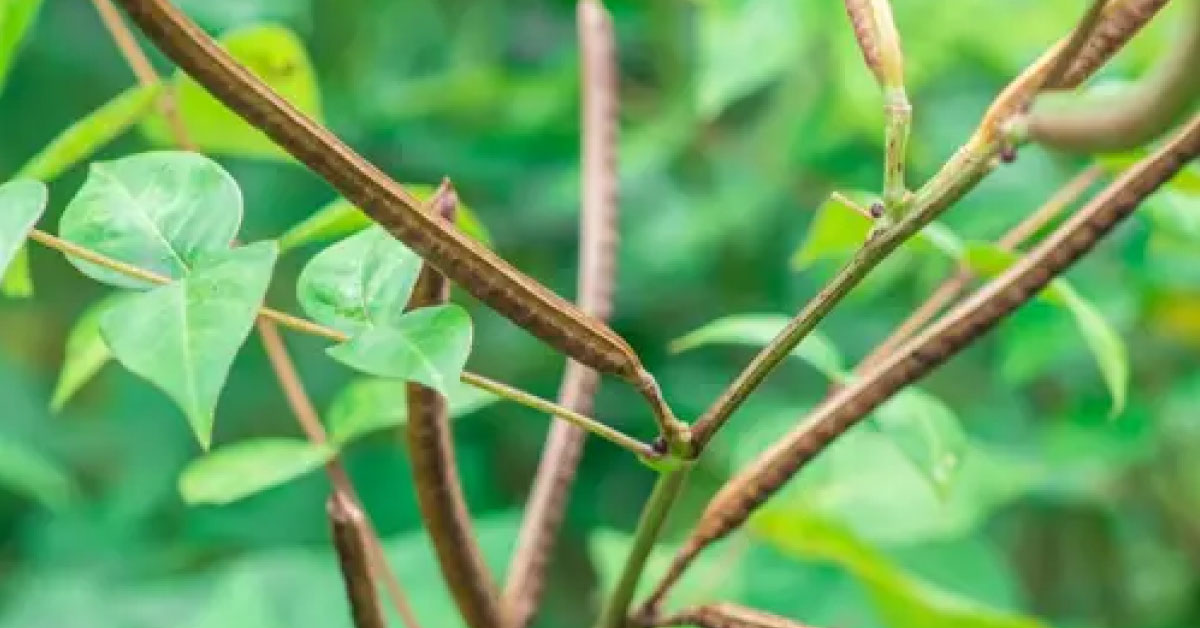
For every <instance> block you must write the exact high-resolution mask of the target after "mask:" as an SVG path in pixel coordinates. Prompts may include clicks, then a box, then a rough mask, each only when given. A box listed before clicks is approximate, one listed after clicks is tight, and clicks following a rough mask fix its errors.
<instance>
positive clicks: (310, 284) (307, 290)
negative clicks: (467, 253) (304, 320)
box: [296, 226, 422, 334]
mask: <svg viewBox="0 0 1200 628" xmlns="http://www.w3.org/2000/svg"><path fill="white" fill-rule="evenodd" d="M421 264H422V261H421V258H420V257H419V256H417V254H416V253H413V252H412V251H411V250H409V248H408V247H406V246H404V244H402V243H401V242H400V241H399V240H397V239H396V238H393V237H392V236H391V234H389V233H388V232H386V231H384V230H383V228H382V227H379V226H374V227H371V228H368V229H366V230H364V231H362V232H360V233H357V234H355V235H352V236H350V237H349V238H346V239H345V240H342V241H341V242H338V243H337V244H334V245H333V246H331V247H329V248H327V249H325V250H324V251H321V252H320V253H318V254H317V255H316V256H315V257H313V259H312V260H311V261H310V262H309V263H308V264H307V265H306V266H305V267H304V270H303V271H301V273H300V278H299V279H298V280H297V284H296V292H297V296H298V298H299V300H300V305H301V307H303V308H304V311H305V312H308V315H309V316H311V317H313V318H314V319H316V320H317V321H319V322H321V323H323V324H325V325H329V326H330V327H333V328H335V329H338V330H340V331H343V332H345V333H347V334H355V333H358V332H360V331H362V330H363V329H365V328H367V327H369V326H373V325H381V326H392V325H395V324H397V323H398V322H399V320H400V319H401V318H402V317H403V316H404V308H405V307H406V305H407V304H408V298H409V296H410V295H411V294H412V289H413V285H414V284H416V282H417V276H418V275H419V274H420V272H421Z"/></svg>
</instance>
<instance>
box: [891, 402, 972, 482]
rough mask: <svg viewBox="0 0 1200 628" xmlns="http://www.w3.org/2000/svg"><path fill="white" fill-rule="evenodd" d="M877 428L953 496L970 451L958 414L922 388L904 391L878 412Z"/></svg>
mask: <svg viewBox="0 0 1200 628" xmlns="http://www.w3.org/2000/svg"><path fill="white" fill-rule="evenodd" d="M873 416H874V422H875V425H876V426H878V427H879V430H880V431H881V432H883V433H884V434H885V435H886V436H887V437H888V438H889V439H890V440H891V442H892V443H893V444H895V445H896V447H898V448H899V449H900V451H901V452H902V453H903V454H904V456H905V457H906V458H908V460H909V461H910V462H912V463H913V465H914V466H915V467H916V469H917V470H918V471H919V472H921V473H922V474H923V475H925V476H926V477H927V478H928V479H929V481H930V482H931V483H932V484H933V487H934V488H935V489H936V490H937V492H938V494H939V496H940V497H942V498H945V497H946V496H947V495H949V493H950V490H951V487H952V486H953V484H954V480H955V478H956V477H957V476H958V471H959V469H960V468H961V466H962V462H963V457H964V456H965V455H966V450H967V434H966V432H964V431H963V427H962V423H961V422H959V420H958V417H956V416H955V415H954V412H953V411H952V410H950V408H948V407H947V406H946V404H944V403H942V401H941V400H940V399H938V398H937V397H934V396H933V395H930V394H929V393H926V392H924V391H922V390H920V389H916V388H907V389H905V390H902V391H900V392H899V393H897V394H896V395H895V396H894V397H892V398H891V399H889V400H888V401H887V402H886V403H884V404H883V405H881V406H879V408H878V409H877V410H876V411H875V413H874V415H873Z"/></svg>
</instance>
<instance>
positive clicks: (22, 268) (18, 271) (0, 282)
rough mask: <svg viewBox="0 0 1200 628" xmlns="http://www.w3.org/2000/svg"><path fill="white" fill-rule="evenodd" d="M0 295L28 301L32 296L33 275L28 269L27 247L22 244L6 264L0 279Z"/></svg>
mask: <svg viewBox="0 0 1200 628" xmlns="http://www.w3.org/2000/svg"><path fill="white" fill-rule="evenodd" d="M0 294H2V295H4V296H6V297H12V298H14V299H28V298H29V297H31V296H33V274H32V272H31V271H30V268H29V245H27V244H22V245H21V248H19V249H17V253H16V255H14V256H13V259H12V261H11V262H9V263H8V270H6V271H4V274H3V279H0Z"/></svg>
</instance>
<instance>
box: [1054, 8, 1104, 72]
mask: <svg viewBox="0 0 1200 628" xmlns="http://www.w3.org/2000/svg"><path fill="white" fill-rule="evenodd" d="M1106 4H1108V0H1092V4H1091V6H1089V7H1088V10H1087V12H1085V13H1084V14H1083V17H1082V18H1080V19H1079V24H1077V25H1076V26H1075V30H1073V31H1071V36H1070V37H1069V38H1067V41H1066V43H1065V44H1064V45H1063V46H1062V47H1061V48H1060V49H1059V52H1058V54H1057V55H1056V56H1055V57H1054V63H1053V64H1052V65H1051V66H1050V69H1049V70H1048V71H1047V72H1046V76H1045V78H1044V79H1042V86H1043V87H1042V89H1047V88H1050V89H1053V88H1055V87H1058V86H1059V84H1060V83H1061V82H1062V78H1063V76H1064V75H1065V74H1066V73H1067V70H1068V69H1070V67H1071V65H1072V64H1073V63H1074V62H1075V60H1076V58H1077V57H1078V56H1079V52H1080V51H1081V50H1083V47H1084V45H1085V44H1087V43H1088V40H1089V39H1090V38H1091V37H1092V34H1093V33H1094V32H1095V30H1096V26H1097V25H1099V24H1100V18H1101V17H1103V16H1104V6H1105V5H1106Z"/></svg>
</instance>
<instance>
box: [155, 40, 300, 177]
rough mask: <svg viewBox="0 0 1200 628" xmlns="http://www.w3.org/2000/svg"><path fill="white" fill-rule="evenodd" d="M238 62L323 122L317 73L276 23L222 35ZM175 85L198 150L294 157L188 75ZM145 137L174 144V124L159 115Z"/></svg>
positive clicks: (176, 79)
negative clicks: (171, 129) (172, 125)
mask: <svg viewBox="0 0 1200 628" xmlns="http://www.w3.org/2000/svg"><path fill="white" fill-rule="evenodd" d="M220 43H221V45H222V46H223V47H225V48H226V49H227V50H228V51H229V54H230V56H232V57H233V58H234V60H236V61H238V62H239V63H241V64H242V65H243V66H244V67H246V68H247V69H249V70H250V72H252V73H253V74H254V75H256V76H258V77H259V78H260V79H262V80H263V82H265V83H266V84H267V85H268V86H270V87H271V89H272V90H273V91H274V92H275V93H276V94H279V95H280V96H282V97H283V98H284V99H285V100H287V101H288V102H290V103H291V104H292V105H294V106H295V107H296V108H297V109H299V110H300V111H301V112H302V113H304V114H306V115H308V116H309V117H310V118H313V119H314V120H317V121H320V120H321V103H320V94H319V91H318V87H317V77H316V72H315V70H314V69H313V66H312V62H311V61H310V60H309V58H308V54H307V53H306V52H305V50H304V45H303V43H302V42H301V41H300V38H299V37H298V36H297V35H296V34H295V33H294V32H292V31H291V30H290V29H288V28H287V27H284V26H280V25H278V24H257V25H252V26H246V27H243V28H238V29H235V30H232V31H230V32H228V33H226V34H225V35H224V36H223V37H221V38H220ZM173 85H174V88H175V94H176V98H175V99H176V103H177V104H178V108H179V115H180V117H181V118H182V119H183V124H184V125H185V126H186V127H187V129H188V131H189V133H191V137H192V138H193V141H195V142H196V143H197V147H198V149H199V150H201V151H203V152H205V153H208V154H210V155H230V156H236V157H256V158H266V159H285V160H290V159H291V158H290V156H288V154H287V153H286V152H285V151H284V150H283V149H281V148H279V147H278V146H276V145H275V143H274V142H273V141H271V139H270V138H268V137H267V136H266V135H265V134H263V133H262V132H261V131H259V130H258V129H255V128H254V127H252V126H250V125H249V124H247V123H246V122H245V121H243V120H242V119H241V118H240V117H238V115H237V114H235V113H233V112H232V111H230V110H229V109H227V108H226V107H225V105H223V104H221V103H220V102H219V101H218V100H217V99H215V98H213V97H212V96H211V95H209V93H208V91H207V90H205V89H204V88H203V87H201V86H200V85H199V84H197V83H196V82H195V81H193V80H192V79H191V78H190V77H188V76H187V75H185V74H183V73H182V72H177V73H176V75H175V77H174V79H173ZM142 132H143V133H144V134H145V135H146V137H147V139H149V140H150V141H152V142H155V143H157V144H160V145H164V146H167V145H172V144H173V143H174V139H173V137H172V135H171V131H170V127H169V126H168V124H167V122H166V120H165V119H164V118H163V117H162V115H161V114H155V115H153V116H150V117H149V118H147V119H146V121H145V122H144V123H143V124H142Z"/></svg>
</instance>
